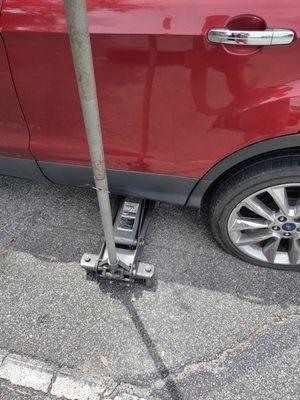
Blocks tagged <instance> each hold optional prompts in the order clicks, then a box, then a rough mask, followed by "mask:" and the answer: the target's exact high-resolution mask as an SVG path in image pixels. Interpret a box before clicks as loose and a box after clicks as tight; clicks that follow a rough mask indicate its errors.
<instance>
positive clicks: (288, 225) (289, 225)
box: [282, 222, 296, 232]
mask: <svg viewBox="0 0 300 400" xmlns="http://www.w3.org/2000/svg"><path fill="white" fill-rule="evenodd" d="M282 229H283V230H285V231H288V232H290V231H293V230H294V229H296V225H295V224H293V223H292V222H286V223H285V224H283V225H282Z"/></svg>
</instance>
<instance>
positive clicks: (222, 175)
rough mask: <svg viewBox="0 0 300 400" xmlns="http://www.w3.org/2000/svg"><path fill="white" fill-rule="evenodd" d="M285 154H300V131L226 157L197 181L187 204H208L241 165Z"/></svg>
mask: <svg viewBox="0 0 300 400" xmlns="http://www.w3.org/2000/svg"><path fill="white" fill-rule="evenodd" d="M284 154H300V133H296V134H290V135H285V136H280V137H276V138H272V139H267V140H264V141H261V142H258V143H255V144H252V145H250V146H247V147H245V148H243V149H240V150H237V151H236V152H234V153H233V154H231V155H229V156H227V157H225V158H224V159H223V160H221V161H219V162H218V163H217V164H216V165H214V166H213V167H212V168H211V169H210V170H209V171H208V172H206V174H205V175H204V176H203V177H202V178H201V179H200V180H199V181H198V182H197V184H196V185H195V187H194V188H193V190H192V192H191V194H190V196H189V198H188V200H187V202H186V205H187V206H189V207H199V206H200V205H201V207H203V206H205V205H207V204H208V203H209V199H210V197H211V195H212V194H213V192H214V190H215V189H216V187H217V186H218V185H219V183H220V182H223V181H224V179H227V177H229V176H231V175H232V174H234V173H235V172H237V171H238V170H239V169H240V168H241V167H244V166H247V165H250V164H252V163H254V162H257V161H259V160H262V159H267V158H273V157H274V156H278V157H280V156H282V155H284Z"/></svg>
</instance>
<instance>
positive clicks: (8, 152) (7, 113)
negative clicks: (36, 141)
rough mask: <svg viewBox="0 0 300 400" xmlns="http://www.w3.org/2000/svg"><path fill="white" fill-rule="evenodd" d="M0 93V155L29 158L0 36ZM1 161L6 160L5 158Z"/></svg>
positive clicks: (22, 122)
mask: <svg viewBox="0 0 300 400" xmlns="http://www.w3.org/2000/svg"><path fill="white" fill-rule="evenodd" d="M1 6H2V1H0V10H1ZM0 94H1V95H0V157H3V156H6V157H8V156H9V157H18V158H31V154H30V152H29V132H28V129H27V126H26V123H25V120H24V117H23V113H22V110H21V107H20V104H19V101H18V98H17V95H16V91H15V87H14V83H13V81H12V77H11V73H10V68H9V63H8V60H7V54H6V50H5V47H4V43H3V40H2V37H1V36H0ZM2 161H3V163H5V162H7V160H2ZM0 163H1V161H0Z"/></svg>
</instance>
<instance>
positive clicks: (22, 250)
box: [0, 177, 300, 400]
mask: <svg viewBox="0 0 300 400" xmlns="http://www.w3.org/2000/svg"><path fill="white" fill-rule="evenodd" d="M0 187H1V190H0V200H1V210H2V212H1V215H0V223H1V227H2V229H1V231H0V348H2V349H7V350H9V351H12V352H15V353H18V354H22V355H27V356H30V357H33V358H37V359H40V360H45V361H47V362H49V363H54V364H55V365H59V366H66V367H68V368H73V369H75V370H76V372H77V373H78V375H79V376H82V377H90V376H92V377H93V378H94V379H97V378H98V377H99V379H100V377H103V376H110V377H112V378H113V379H115V380H116V381H118V383H119V385H120V387H124V388H128V387H129V388H130V390H132V392H133V393H134V394H136V395H138V396H144V397H147V396H148V397H149V396H153V397H155V398H160V399H166V400H167V399H174V400H177V399H178V400H181V399H184V400H185V399H189V400H193V399H195V400H196V399H197V400H198V399H199V400H200V399H211V400H212V399H214V400H219V399H220V400H221V399H222V400H227V399H230V400H232V399H234V400H235V399H243V400H244V399H251V400H252V399H255V400H256V399H270V400H273V399H274V400H275V399H278V400H279V399H280V400H282V399H283V398H284V399H293V400H296V399H297V400H298V399H299V398H300V351H299V344H300V296H299V293H300V274H299V273H297V272H285V271H275V270H268V269H263V268H259V267H255V266H252V265H248V264H246V263H243V262H242V261H239V260H237V259H234V258H233V257H231V256H229V255H228V254H226V253H224V252H223V251H222V250H221V249H220V248H219V247H218V246H217V245H216V243H215V242H214V241H213V239H212V237H211V235H210V232H209V229H208V228H207V227H206V225H205V222H204V221H203V220H202V219H201V217H200V216H199V214H198V212H197V210H194V209H187V208H183V207H177V206H172V205H168V204H161V205H160V207H159V208H158V209H157V210H156V211H155V213H154V214H153V217H152V219H151V222H150V226H149V230H148V234H147V238H146V246H145V249H144V254H143V259H144V260H145V261H148V262H151V263H152V264H154V265H156V266H157V269H158V273H157V282H156V284H155V286H154V287H153V288H152V289H147V288H145V287H142V286H138V285H135V286H133V287H126V286H124V285H122V284H110V283H108V282H101V283H100V284H97V283H95V282H93V281H90V280H88V279H86V275H85V272H84V271H83V270H82V269H81V268H80V267H79V260H80V257H81V255H82V254H83V253H84V252H86V251H88V252H96V253H97V252H98V251H99V248H100V244H101V241H102V239H103V234H102V230H101V226H100V218H99V215H98V208H97V202H96V196H95V193H94V192H93V191H88V190H82V189H77V188H68V187H64V186H56V185H52V184H48V185H47V184H46V185H42V184H38V183H32V182H29V181H26V180H19V179H14V178H8V177H1V178H0ZM133 295H134V296H133ZM133 299H135V301H132V300H133ZM103 357H105V360H106V361H107V362H105V363H103V360H104V358H103ZM0 399H1V400H6V399H10V400H12V399H13V400H28V399H36V400H37V399H38V400H43V399H45V397H44V395H42V394H39V393H29V392H22V391H21V390H19V389H18V388H10V387H6V386H5V384H3V382H1V381H0ZM47 399H48V398H47Z"/></svg>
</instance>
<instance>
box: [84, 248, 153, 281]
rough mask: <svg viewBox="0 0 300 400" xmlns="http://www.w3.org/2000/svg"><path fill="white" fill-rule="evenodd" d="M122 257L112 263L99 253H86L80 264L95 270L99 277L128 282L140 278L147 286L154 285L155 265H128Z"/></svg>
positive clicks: (142, 263) (91, 270)
mask: <svg viewBox="0 0 300 400" xmlns="http://www.w3.org/2000/svg"><path fill="white" fill-rule="evenodd" d="M126 256H127V255H126ZM121 258H122V257H120V259H119V262H118V264H117V265H110V264H109V263H108V260H107V259H101V258H100V257H99V255H97V254H88V253H85V254H84V255H83V256H82V258H81V262H80V265H81V266H82V267H83V268H84V269H85V270H86V271H88V272H94V273H95V274H96V278H97V279H98V278H99V279H100V278H104V279H108V280H117V281H122V282H127V283H131V282H133V281H134V280H139V281H142V282H144V283H145V285H146V286H147V287H150V286H152V284H153V278H154V274H155V267H154V266H153V265H151V264H148V263H144V262H138V263H137V264H129V265H128V264H127V263H124V262H123V261H122V259H121ZM126 259H127V257H126Z"/></svg>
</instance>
